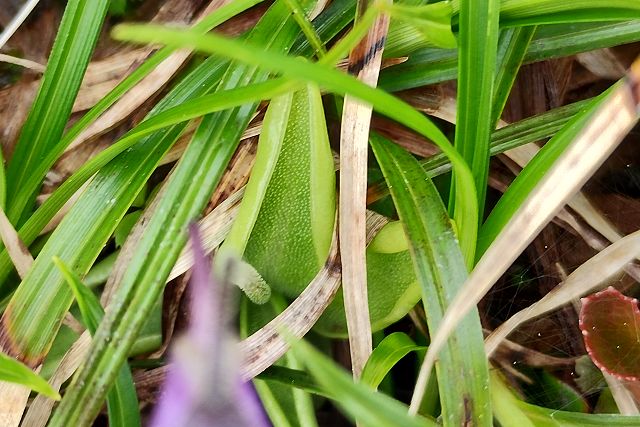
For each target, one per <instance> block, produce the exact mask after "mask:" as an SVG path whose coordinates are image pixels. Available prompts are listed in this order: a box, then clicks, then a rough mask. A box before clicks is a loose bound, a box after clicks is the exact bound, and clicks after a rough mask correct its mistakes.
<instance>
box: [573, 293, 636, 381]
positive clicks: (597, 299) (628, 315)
mask: <svg viewBox="0 0 640 427" xmlns="http://www.w3.org/2000/svg"><path fill="white" fill-rule="evenodd" d="M580 329H581V330H582V335H583V337H584V343H585V346H586V347H587V351H588V352H589V356H591V359H592V360H593V363H595V364H596V365H597V366H598V367H599V368H600V369H601V370H603V371H604V372H607V373H609V374H611V375H614V376H616V377H618V378H621V379H626V380H637V379H639V378H640V310H639V309H638V300H637V299H635V298H630V297H627V296H625V295H623V294H621V293H620V292H618V291H617V290H616V289H614V288H613V287H609V288H607V289H605V290H603V291H600V292H598V293H596V294H593V295H591V296H589V297H587V298H582V309H581V310H580Z"/></svg>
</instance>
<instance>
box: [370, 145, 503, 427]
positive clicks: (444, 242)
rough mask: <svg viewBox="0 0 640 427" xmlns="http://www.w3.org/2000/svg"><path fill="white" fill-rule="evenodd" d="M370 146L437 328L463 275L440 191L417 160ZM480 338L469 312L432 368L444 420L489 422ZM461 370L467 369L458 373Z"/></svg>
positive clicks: (393, 148)
mask: <svg viewBox="0 0 640 427" xmlns="http://www.w3.org/2000/svg"><path fill="white" fill-rule="evenodd" d="M371 147H372V148H373V152H374V154H375V155H376V158H377V160H378V163H379V164H380V168H381V169H382V172H383V174H384V176H385V179H386V180H387V183H388V184H389V188H390V189H391V196H392V197H393V200H394V202H395V205H396V209H397V210H398V215H399V216H400V220H401V221H402V223H403V225H404V229H405V233H406V235H407V239H408V240H409V250H410V253H411V258H412V260H413V266H414V269H415V272H416V277H417V278H418V282H419V283H420V285H421V286H422V295H423V296H422V300H423V303H424V306H425V312H426V313H427V322H428V324H429V329H430V330H432V331H437V330H438V329H439V328H440V327H441V319H442V316H443V315H444V313H445V310H447V308H448V306H449V305H450V301H452V300H453V297H454V296H455V294H456V292H458V291H459V289H460V287H461V286H462V285H463V283H464V281H465V279H466V278H467V269H466V266H465V262H464V258H463V257H462V253H461V251H460V247H459V246H458V243H457V241H456V238H455V234H454V232H453V230H452V229H451V224H450V222H449V219H448V215H447V214H446V211H445V208H444V206H443V204H442V200H441V199H440V195H439V194H438V191H437V190H436V188H435V186H434V185H433V183H432V182H431V180H430V179H429V178H428V177H427V175H426V174H425V172H424V170H423V169H422V167H420V164H419V163H418V162H417V160H415V159H414V158H413V157H412V156H411V155H410V154H408V153H407V152H406V151H404V150H402V149H401V148H400V147H398V146H397V145H395V144H392V143H390V142H388V141H386V140H384V139H382V138H381V137H377V136H375V135H373V136H372V138H371ZM482 342H483V337H482V328H481V325H480V319H479V318H478V314H477V312H475V313H470V314H469V315H468V316H466V317H465V318H464V320H463V321H462V322H461V323H460V326H459V327H458V328H457V329H456V332H455V335H454V336H452V337H451V339H450V340H449V341H448V342H447V345H446V350H445V351H443V353H442V358H441V360H440V363H439V364H438V366H437V367H436V369H437V373H438V384H439V387H440V399H441V404H442V413H443V420H444V423H445V425H460V424H463V423H465V422H467V421H468V420H472V421H471V422H472V423H473V424H475V425H489V423H490V422H491V409H490V405H489V401H488V400H489V393H488V386H489V373H488V367H487V360H486V358H485V356H484V349H483V345H482ZM461 372H464V373H466V374H465V375H460V373H461ZM424 377H425V375H424V373H421V375H420V376H419V378H418V384H417V385H416V391H415V394H414V396H413V399H412V402H411V411H412V412H413V413H415V412H416V411H417V409H418V407H419V405H420V403H421V402H422V398H423V394H424V386H425V384H426V382H422V381H421V378H424ZM465 420H467V421H465Z"/></svg>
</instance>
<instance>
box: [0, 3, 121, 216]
mask: <svg viewBox="0 0 640 427" xmlns="http://www.w3.org/2000/svg"><path fill="white" fill-rule="evenodd" d="M108 5H109V1H108V0H96V1H93V2H91V3H89V2H86V1H83V0H70V1H69V2H68V3H67V6H66V9H65V13H64V16H63V18H62V22H61V23H60V28H59V29H58V33H57V36H56V41H55V43H54V45H53V50H52V51H51V55H50V56H49V61H48V64H47V70H46V72H45V74H44V77H43V79H42V85H41V87H40V89H39V91H38V95H37V96H36V100H35V101H34V104H33V107H32V108H31V112H30V113H29V116H28V118H27V121H26V122H25V124H24V127H23V129H22V132H21V134H20V138H19V140H18V142H17V144H16V146H15V149H14V152H13V157H12V158H11V160H10V162H9V165H8V167H7V198H8V202H9V205H8V206H9V210H8V211H7V216H8V217H9V219H10V220H11V221H12V222H13V223H14V224H15V223H18V222H19V221H20V220H21V218H22V215H23V214H24V211H25V209H29V208H30V207H31V204H32V203H33V201H34V200H35V196H36V191H37V190H38V186H39V185H40V182H37V184H36V185H35V186H26V185H25V182H26V181H27V177H29V176H32V175H37V177H38V178H39V179H42V178H44V174H45V172H46V170H47V169H48V168H49V166H50V165H46V166H45V165H42V164H41V158H42V157H43V156H44V155H45V154H46V153H47V151H48V150H49V149H50V148H51V147H53V146H54V145H55V144H56V143H57V142H58V140H59V139H60V137H61V136H62V132H63V131H64V126H65V124H66V123H67V120H68V118H69V115H70V113H71V108H72V106H73V102H74V101H75V97H76V94H77V92H78V89H79V88H80V83H81V82H82V77H83V76H84V72H85V70H86V67H87V65H88V63H89V59H90V57H91V54H92V52H93V49H94V46H95V44H96V42H97V40H98V35H99V34H100V29H101V28H102V21H103V20H104V17H105V15H106V13H107V7H108ZM43 166H44V168H43Z"/></svg>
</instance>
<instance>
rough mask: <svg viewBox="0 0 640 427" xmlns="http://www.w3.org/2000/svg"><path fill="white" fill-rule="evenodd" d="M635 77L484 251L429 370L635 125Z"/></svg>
mask: <svg viewBox="0 0 640 427" xmlns="http://www.w3.org/2000/svg"><path fill="white" fill-rule="evenodd" d="M639 80H640V62H637V63H636V64H635V66H634V67H633V68H632V70H631V71H630V74H629V79H628V80H626V81H624V82H623V84H622V85H621V86H620V87H618V88H617V90H615V91H614V92H613V93H612V94H611V96H610V98H609V99H608V101H607V102H606V103H605V104H604V105H603V106H602V107H601V108H599V109H598V110H597V111H596V114H594V116H593V119H592V120H591V122H589V123H588V124H587V125H586V126H585V128H584V129H583V130H582V132H581V133H580V134H579V135H578V137H577V138H576V139H575V141H574V142H573V143H572V144H571V146H569V147H568V148H567V150H566V151H565V152H564V153H563V154H562V156H561V157H560V158H559V159H558V160H557V161H556V163H555V164H554V166H553V167H552V168H551V169H550V170H549V172H548V173H547V175H546V176H545V177H544V178H543V179H542V180H541V182H540V183H539V185H538V186H537V187H536V188H535V189H534V190H533V191H532V193H531V194H530V195H529V196H528V197H527V199H526V201H525V202H524V204H523V206H522V207H521V209H519V210H518V212H516V214H515V215H514V217H513V218H512V219H511V220H510V221H509V223H508V224H507V225H506V226H505V228H504V229H503V231H502V232H501V233H500V235H498V237H497V238H496V240H495V241H494V243H493V244H492V245H491V246H490V247H489V248H488V250H487V251H486V252H485V254H484V256H483V257H482V258H481V259H480V261H479V262H478V264H477V265H476V267H475V269H474V270H473V271H472V272H471V274H470V276H469V278H468V279H467V282H466V284H465V285H464V287H463V289H462V290H461V291H460V292H459V293H458V295H457V296H456V298H455V299H454V301H453V303H452V304H451V305H450V307H449V309H448V311H447V312H446V313H445V315H444V317H443V319H442V326H441V328H440V329H439V330H438V331H436V333H435V335H434V337H433V340H432V342H431V345H430V346H429V350H428V351H427V355H426V357H425V361H424V364H425V365H426V368H425V369H426V370H427V371H431V368H432V367H433V365H434V363H435V361H436V359H437V354H438V352H439V351H440V349H441V348H442V346H443V345H444V344H445V343H446V341H447V339H448V337H449V335H450V334H451V332H452V331H453V330H455V328H456V326H457V324H458V320H459V319H461V318H463V317H464V316H465V315H466V314H467V313H468V312H469V310H470V309H471V308H472V307H474V306H475V305H476V304H477V303H478V301H480V299H481V298H482V297H483V296H484V295H485V294H486V292H487V291H488V290H489V289H490V288H491V286H492V285H493V284H494V283H495V282H496V280H497V279H498V278H499V277H500V276H501V275H502V274H503V273H504V271H505V270H506V269H507V268H508V267H509V265H511V263H512V262H513V260H515V258H516V257H517V256H518V255H519V254H520V253H521V252H522V251H523V250H524V248H526V246H527V245H528V244H529V243H530V242H531V240H532V239H533V238H534V237H535V236H536V235H537V234H538V232H539V231H540V230H541V229H542V228H543V227H544V226H545V225H546V224H547V222H548V221H549V220H550V219H551V218H552V217H553V216H554V215H555V213H556V212H557V211H558V210H560V209H561V208H562V206H563V205H564V204H565V203H566V201H567V200H568V199H569V198H570V197H571V196H572V195H573V194H574V193H575V192H576V190H578V189H579V188H580V187H581V186H582V185H583V184H584V183H585V182H586V180H587V179H588V178H589V177H590V176H591V175H592V174H593V172H594V171H595V170H596V169H597V167H598V166H599V165H600V164H601V163H602V162H603V161H604V159H605V158H606V157H607V156H608V155H609V154H610V153H611V152H612V151H613V149H614V148H615V147H616V146H617V145H618V144H619V142H620V141H621V140H622V138H623V137H624V136H625V135H626V134H627V133H628V132H629V130H630V129H631V128H632V127H633V125H634V124H635V123H636V121H637V116H638V98H639V96H638V95H639V91H638V86H637V82H638V81H639Z"/></svg>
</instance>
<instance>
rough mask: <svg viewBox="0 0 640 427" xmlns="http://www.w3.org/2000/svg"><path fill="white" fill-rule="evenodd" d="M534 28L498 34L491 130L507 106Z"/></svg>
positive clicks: (523, 28) (515, 29)
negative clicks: (498, 60)
mask: <svg viewBox="0 0 640 427" xmlns="http://www.w3.org/2000/svg"><path fill="white" fill-rule="evenodd" d="M536 28H537V27H535V26H530V27H517V28H509V29H506V30H503V31H502V33H501V34H500V40H499V42H498V55H497V57H498V58H500V62H499V63H498V66H497V72H496V77H495V85H494V90H493V103H492V108H491V127H492V129H493V128H495V126H496V125H497V123H498V121H499V120H500V116H501V115H502V111H503V110H504V106H505V105H506V104H507V99H508V98H509V93H511V88H512V86H513V82H515V80H516V76H517V75H518V70H519V69H520V66H521V65H522V62H523V61H524V58H525V55H526V53H527V50H529V44H530V43H531V39H532V38H533V35H534V34H535V32H536Z"/></svg>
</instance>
